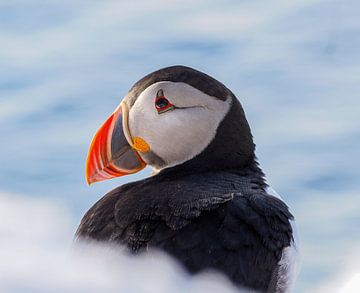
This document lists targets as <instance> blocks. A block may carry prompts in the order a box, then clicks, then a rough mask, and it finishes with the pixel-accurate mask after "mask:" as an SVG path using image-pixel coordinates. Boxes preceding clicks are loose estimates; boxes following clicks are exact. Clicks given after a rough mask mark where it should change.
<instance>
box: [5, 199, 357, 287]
mask: <svg viewBox="0 0 360 293" xmlns="http://www.w3.org/2000/svg"><path fill="white" fill-rule="evenodd" d="M73 226H74V224H73V223H72V221H71V218H70V216H69V213H68V212H67V211H66V209H65V207H64V206H62V205H61V204H59V203H56V202H52V201H49V200H46V199H34V198H28V197H20V196H17V195H10V194H4V193H0V235H1V236H0V237H1V239H0V240H1V241H0V260H1V262H0V292H236V290H235V288H234V287H233V286H232V285H231V284H230V283H229V282H228V281H227V280H226V279H225V278H224V277H222V276H221V275H219V274H215V273H206V274H200V275H198V276H196V277H190V276H189V275H187V274H186V273H185V272H184V271H182V269H181V268H179V267H178V265H177V264H176V263H175V262H174V261H173V260H172V259H171V258H169V257H167V256H165V255H163V254H161V253H159V252H153V253H152V254H151V255H148V256H142V257H136V258H134V257H131V256H129V255H127V254H125V252H121V251H120V250H119V249H118V248H117V249H114V247H110V246H100V245H98V244H94V243H92V244H76V245H75V244H74V243H73V242H72V236H73V233H74V227H73ZM348 279H350V278H348ZM342 281H343V279H341V282H342ZM359 281H360V277H359V275H357V276H356V275H354V277H353V278H352V279H351V280H350V281H347V282H344V283H342V285H341V286H339V285H338V284H340V281H339V282H337V284H336V285H334V284H331V289H330V291H328V289H329V287H328V286H324V288H323V289H322V288H319V291H317V292H339V291H340V290H341V289H340V288H342V289H343V290H342V291H341V292H360V291H357V289H356V288H358V287H357V286H358V285H359ZM345 283H346V284H347V285H346V286H345V285H344V284H345ZM327 285H329V284H327ZM336 286H337V287H336ZM344 286H345V287H344ZM335 288H339V289H335ZM334 290H335V291H334Z"/></svg>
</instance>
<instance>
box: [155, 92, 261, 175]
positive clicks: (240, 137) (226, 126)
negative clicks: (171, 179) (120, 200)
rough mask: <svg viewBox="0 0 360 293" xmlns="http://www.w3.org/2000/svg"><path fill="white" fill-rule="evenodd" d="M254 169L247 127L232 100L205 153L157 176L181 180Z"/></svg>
mask: <svg viewBox="0 0 360 293" xmlns="http://www.w3.org/2000/svg"><path fill="white" fill-rule="evenodd" d="M254 165H257V162H256V157H255V144H254V142H253V138H252V135H251V131H250V127H249V124H248V122H247V120H246V117H245V113H244V111H243V109H242V107H241V105H240V103H239V101H238V100H237V99H236V97H235V96H232V105H231V107H230V110H229V112H228V114H227V115H226V116H225V118H224V120H223V121H222V122H221V123H220V125H219V127H218V130H217V133H216V135H215V137H214V139H213V140H212V142H211V143H210V144H209V145H208V146H207V147H206V148H205V149H204V151H202V152H201V153H200V154H199V155H197V156H195V157H194V158H193V159H191V160H189V161H187V162H184V163H182V164H180V165H177V166H174V167H169V168H165V169H163V170H161V171H160V172H159V174H158V175H160V174H163V175H176V176H182V175H190V174H194V173H203V172H214V171H222V170H247V169H249V168H251V169H253V166H254ZM259 170H260V171H261V169H260V168H259ZM261 172H262V171H261Z"/></svg>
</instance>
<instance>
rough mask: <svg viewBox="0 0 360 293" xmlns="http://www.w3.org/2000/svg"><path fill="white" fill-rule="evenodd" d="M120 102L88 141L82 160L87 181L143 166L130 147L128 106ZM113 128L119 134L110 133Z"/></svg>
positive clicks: (89, 182)
mask: <svg viewBox="0 0 360 293" xmlns="http://www.w3.org/2000/svg"><path fill="white" fill-rule="evenodd" d="M124 105H125V103H122V104H121V105H120V106H119V107H118V108H117V109H116V110H115V112H114V113H113V114H112V115H111V116H110V117H109V118H108V119H107V120H106V121H105V123H104V124H103V125H102V126H101V127H100V129H99V130H98V131H97V132H96V134H95V136H94V138H93V140H92V142H91V145H90V148H89V152H88V156H87V160H86V181H87V183H88V184H91V183H94V182H98V181H102V180H107V179H111V178H115V177H120V176H124V175H127V174H132V173H136V172H138V171H140V170H142V169H143V168H145V166H146V163H145V162H144V161H143V160H142V159H141V157H140V155H139V154H138V153H137V152H136V151H135V150H134V149H133V148H132V146H131V145H132V139H131V135H130V133H129V129H128V121H127V119H128V109H127V107H126V106H124ZM122 112H123V113H122ZM122 114H123V115H122ZM124 120H125V121H124ZM115 127H117V131H118V132H119V131H120V134H121V135H116V136H115V135H114V132H115V131H114V129H115ZM117 134H119V133H117ZM113 141H115V142H116V146H117V147H116V148H115V149H112V143H113Z"/></svg>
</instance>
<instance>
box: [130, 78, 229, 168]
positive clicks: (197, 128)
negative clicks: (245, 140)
mask: <svg viewBox="0 0 360 293" xmlns="http://www.w3.org/2000/svg"><path fill="white" fill-rule="evenodd" d="M160 89H162V90H163V92H164V95H165V97H166V98H167V99H168V100H169V101H170V102H171V103H172V104H173V105H175V106H176V107H180V108H182V107H183V108H184V109H174V110H171V111H168V112H166V113H162V114H158V112H157V110H156V108H155V98H156V94H157V92H158V90H160ZM230 104H231V99H230V97H229V98H228V99H227V100H226V101H222V100H220V99H217V98H215V97H212V96H209V95H206V94H204V93H203V92H201V91H199V90H198V89H196V88H194V87H192V86H190V85H188V84H186V83H182V82H169V81H163V82H158V83H155V84H152V85H151V86H149V87H148V88H146V89H145V90H144V91H143V92H142V93H141V94H140V96H139V97H138V98H137V100H136V102H135V104H134V105H133V106H132V107H131V109H130V113H129V128H130V132H131V135H132V136H133V137H135V136H139V137H141V138H143V139H145V140H146V142H147V143H148V144H149V145H150V150H151V151H153V152H154V153H155V154H156V155H158V156H159V157H160V158H161V159H162V160H164V161H165V163H166V166H165V167H170V166H174V165H178V164H181V163H183V162H185V161H187V160H190V159H192V158H194V157H195V156H196V155H198V154H199V153H201V152H202V151H203V150H204V149H205V148H206V147H207V146H208V145H209V143H210V142H211V141H212V140H213V138H214V137H215V134H216V130H217V128H218V126H219V124H220V122H221V121H222V120H223V118H224V117H225V116H226V114H227V112H228V111H229V109H230Z"/></svg>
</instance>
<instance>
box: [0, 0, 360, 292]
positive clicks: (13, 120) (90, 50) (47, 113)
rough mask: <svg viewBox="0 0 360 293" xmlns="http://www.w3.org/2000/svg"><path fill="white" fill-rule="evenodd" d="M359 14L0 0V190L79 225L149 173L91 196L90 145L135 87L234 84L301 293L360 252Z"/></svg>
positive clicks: (335, 7) (295, 6)
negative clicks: (161, 72) (286, 224)
mask: <svg viewBox="0 0 360 293" xmlns="http://www.w3.org/2000/svg"><path fill="white" fill-rule="evenodd" d="M359 9H360V4H359V3H358V2H357V1H355V0H350V1H316V0H314V1H305V0H304V1H298V0H297V1H287V2H284V1H271V2H269V3H268V2H267V3H264V2H262V1H221V2H218V3H215V2H214V1H196V3H193V1H163V0H158V1H86V2H85V1H84V2H82V1H48V2H44V1H37V0H31V1H0V23H1V26H0V137H1V139H0V191H2V192H7V193H13V194H21V195H22V196H25V197H39V198H48V199H50V200H53V199H54V200H56V201H59V202H62V203H63V204H64V205H65V206H66V207H67V208H68V209H69V210H70V211H71V213H72V215H73V217H74V219H75V220H74V223H73V226H74V229H75V228H76V225H77V222H78V221H79V220H80V218H81V216H82V215H83V214H84V212H85V211H86V210H87V209H88V208H89V207H90V206H91V205H92V204H93V203H94V202H95V201H96V200H97V199H99V198H100V197H101V196H102V195H104V194H105V193H106V192H107V191H109V190H111V189H112V188H114V187H116V186H118V185H120V184H123V183H125V182H128V181H132V180H135V179H139V178H143V177H145V176H148V174H149V170H145V171H143V172H141V173H139V174H136V175H132V176H129V177H124V178H119V179H116V180H113V181H109V182H102V183H98V184H95V185H93V186H91V187H88V186H87V185H86V183H85V180H84V164H85V157H86V153H87V149H88V145H89V143H90V141H91V138H92V135H93V134H94V132H95V130H96V129H97V128H98V126H100V125H101V123H102V122H103V121H104V120H105V119H106V117H107V116H108V115H109V114H110V113H112V111H113V110H114V109H115V107H116V106H117V105H118V104H119V102H120V101H121V98H122V97H123V96H124V95H125V94H126V92H127V90H128V89H129V88H130V87H131V85H132V84H133V83H134V82H135V81H137V80H138V79H139V78H141V77H142V76H143V75H145V74H147V73H149V72H151V71H153V70H156V69H158V68H161V67H164V66H168V65H174V64H183V65H188V66H191V67H194V68H197V69H199V70H202V71H204V72H206V73H208V74H210V75H212V76H214V77H215V78H217V79H218V80H220V81H222V82H223V83H225V85H227V86H228V87H229V88H230V89H231V90H232V91H233V92H234V93H235V94H236V95H237V97H238V98H239V100H240V101H241V103H242V104H243V106H244V108H245V111H246V113H247V117H248V120H249V122H250V125H251V127H252V130H253V134H254V137H255V141H256V143H257V155H258V157H259V160H260V163H261V166H262V167H263V169H264V171H265V173H266V174H267V177H268V179H269V181H270V183H271V185H272V186H273V187H274V188H275V189H276V190H277V191H278V192H279V193H280V194H281V195H282V197H283V198H284V199H285V200H286V202H287V203H288V204H289V205H290V207H291V209H292V211H293V212H294V214H295V216H296V218H297V222H298V226H299V230H300V237H301V240H302V251H303V267H302V271H301V274H300V277H299V279H298V282H297V285H296V292H309V291H310V290H313V289H314V288H317V286H321V284H323V283H324V282H325V283H326V282H327V280H331V279H332V278H334V276H337V275H338V274H341V271H342V268H343V267H344V266H346V263H345V262H346V260H347V259H348V258H349V257H351V253H353V251H354V250H356V249H357V248H358V247H359V244H360V228H359V227H360V187H359V175H360V172H359V168H358V166H359V164H360V155H359V148H360V119H359V117H360V97H359V93H360V58H359V52H360V21H359V18H358V11H359Z"/></svg>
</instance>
